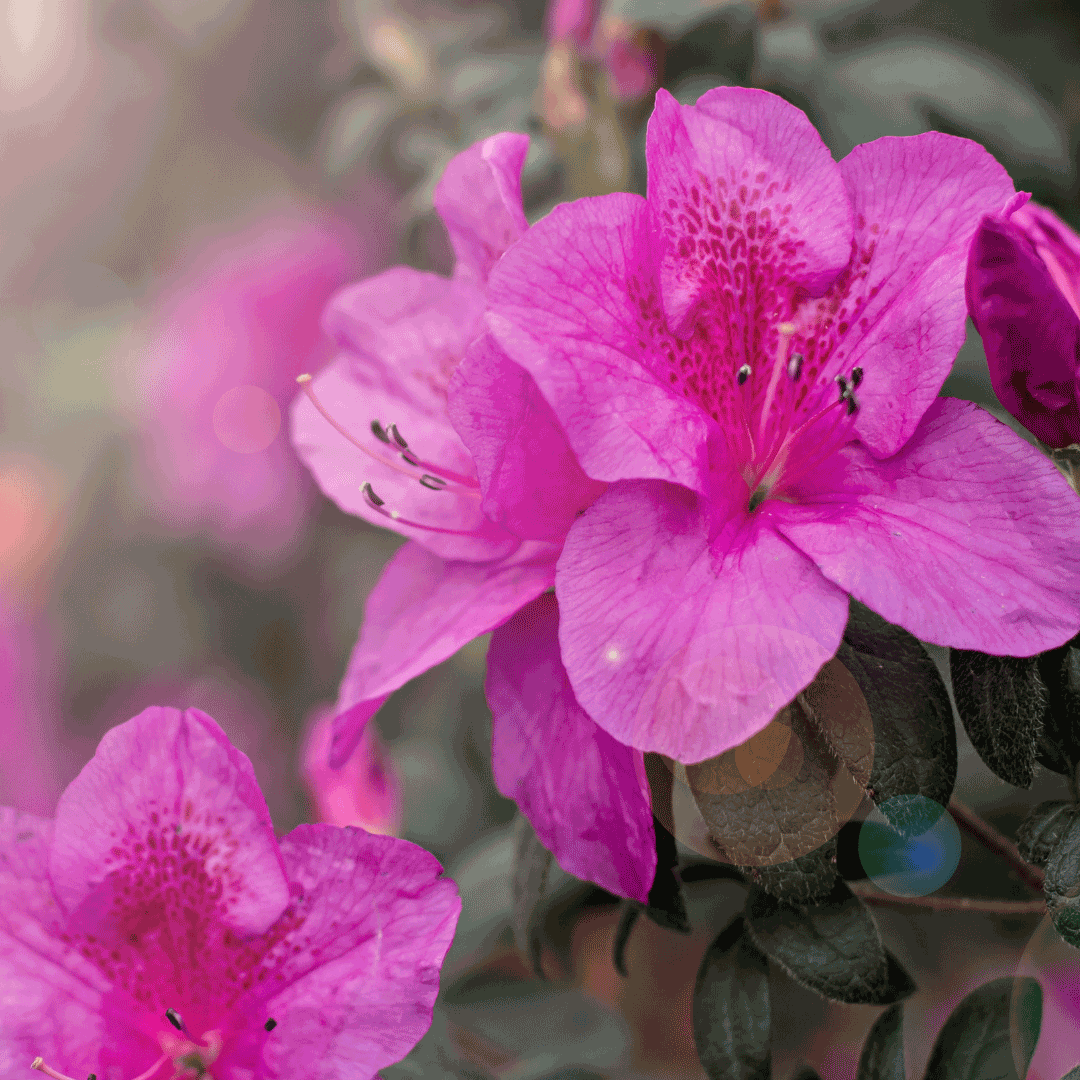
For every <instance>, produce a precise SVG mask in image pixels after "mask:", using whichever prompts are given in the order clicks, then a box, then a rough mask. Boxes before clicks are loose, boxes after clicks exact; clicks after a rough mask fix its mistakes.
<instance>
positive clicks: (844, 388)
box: [836, 375, 848, 401]
mask: <svg viewBox="0 0 1080 1080" xmlns="http://www.w3.org/2000/svg"><path fill="white" fill-rule="evenodd" d="M836 385H837V386H839V387H840V400H841V401H843V400H844V399H845V398H846V397H847V396H848V384H847V379H845V378H844V376H843V375H837V376H836Z"/></svg>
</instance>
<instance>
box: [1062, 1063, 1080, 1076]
mask: <svg viewBox="0 0 1080 1080" xmlns="http://www.w3.org/2000/svg"><path fill="white" fill-rule="evenodd" d="M1061 1080H1080V1065H1074V1066H1073V1067H1072V1068H1071V1069H1070V1070H1069V1071H1068V1072H1067V1073H1066V1074H1065V1075H1064V1076H1063V1077H1062V1078H1061Z"/></svg>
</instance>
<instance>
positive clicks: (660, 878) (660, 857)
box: [645, 817, 690, 934]
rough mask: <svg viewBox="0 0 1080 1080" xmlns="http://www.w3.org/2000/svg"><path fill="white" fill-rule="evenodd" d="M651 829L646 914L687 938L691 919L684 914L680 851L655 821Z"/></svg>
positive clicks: (660, 824) (656, 820) (658, 924)
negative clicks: (652, 866)
mask: <svg viewBox="0 0 1080 1080" xmlns="http://www.w3.org/2000/svg"><path fill="white" fill-rule="evenodd" d="M653 825H654V826H655V829H656V876H655V877H654V878H653V883H652V888H651V889H649V903H648V905H647V906H646V908H645V914H646V915H648V916H649V918H650V919H652V921H653V922H654V923H656V925H657V926H663V927H666V928H667V929H668V930H678V932H679V933H680V934H689V933H690V917H689V916H688V915H687V914H686V902H685V901H684V900H683V894H682V885H681V884H680V883H679V877H678V872H679V851H678V848H677V847H676V845H675V837H674V836H672V835H671V833H669V832H668V831H667V829H665V828H664V826H663V824H662V823H661V822H660V821H659V820H658V819H657V818H655V817H654V818H653Z"/></svg>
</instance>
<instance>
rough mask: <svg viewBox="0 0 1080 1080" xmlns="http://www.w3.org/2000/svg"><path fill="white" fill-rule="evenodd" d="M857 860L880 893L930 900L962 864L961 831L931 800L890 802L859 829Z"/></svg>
mask: <svg viewBox="0 0 1080 1080" xmlns="http://www.w3.org/2000/svg"><path fill="white" fill-rule="evenodd" d="M859 861H860V862H861V863H862V865H863V869H864V870H865V871H866V875H867V877H869V878H870V880H871V881H873V883H874V884H875V885H877V887H878V888H879V889H882V890H884V891H885V892H888V893H892V895H893V896H929V895H930V893H932V892H936V891H937V890H938V889H940V888H941V886H942V885H944V884H945V882H947V881H948V880H949V878H951V877H952V876H953V874H954V872H955V871H956V868H957V866H959V865H960V830H959V829H957V827H956V822H955V821H953V819H952V815H951V814H949V813H948V811H947V810H946V809H945V808H944V807H943V806H941V805H940V804H939V803H936V802H934V800H933V799H927V798H925V797H924V796H922V795H901V796H898V797H897V798H895V799H887V800H885V801H884V802H883V803H881V805H880V806H878V807H875V808H874V810H873V811H871V813H870V815H869V816H868V817H867V819H866V820H865V821H864V822H863V824H862V828H861V829H860V830H859Z"/></svg>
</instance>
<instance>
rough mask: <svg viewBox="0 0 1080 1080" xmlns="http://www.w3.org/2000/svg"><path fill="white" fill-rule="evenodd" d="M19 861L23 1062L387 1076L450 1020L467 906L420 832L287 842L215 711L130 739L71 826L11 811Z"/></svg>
mask: <svg viewBox="0 0 1080 1080" xmlns="http://www.w3.org/2000/svg"><path fill="white" fill-rule="evenodd" d="M0 853H2V855H0V889H2V891H3V898H4V903H3V905H0V985H2V986H3V987H4V993H3V994H2V995H0V1072H2V1073H3V1075H4V1076H15V1075H16V1074H17V1070H22V1069H25V1068H26V1067H27V1066H28V1065H30V1063H31V1061H33V1062H34V1064H35V1066H36V1067H38V1068H40V1069H41V1070H42V1071H43V1072H45V1073H47V1074H48V1075H50V1076H53V1077H57V1076H60V1077H64V1076H74V1077H77V1078H79V1080H81V1078H82V1077H84V1076H86V1075H87V1074H88V1073H93V1074H96V1075H98V1076H101V1077H104V1078H110V1080H136V1078H137V1077H138V1078H139V1080H168V1078H169V1077H197V1076H199V1077H201V1076H208V1075H213V1076H214V1077H215V1078H219V1080H241V1078H243V1080H254V1078H258V1077H279V1076H305V1077H318V1078H326V1080H330V1078H335V1080H336V1078H341V1080H346V1078H354V1077H356V1078H368V1077H371V1076H373V1075H374V1074H375V1072H376V1070H377V1069H379V1068H381V1067H383V1066H385V1065H387V1064H390V1063H391V1062H394V1061H397V1060H399V1059H400V1058H401V1057H402V1056H404V1054H405V1053H406V1052H408V1050H409V1049H410V1048H411V1047H412V1046H414V1045H415V1043H416V1042H417V1041H418V1040H419V1038H420V1037H421V1035H423V1033H424V1032H425V1031H426V1030H427V1028H428V1026H429V1025H430V1023H431V1012H432V1007H433V1003H434V1000H435V995H436V993H437V991H438V981H439V968H440V965H441V964H442V960H443V957H444V956H445V954H446V951H447V949H448V948H449V946H450V941H451V938H452V937H453V933H454V927H455V926H456V924H457V917H458V913H459V912H460V909H461V902H460V899H459V898H458V895H457V889H456V887H455V886H454V884H453V882H452V881H449V880H447V879H444V878H441V877H440V873H441V870H440V867H439V864H438V863H437V862H436V860H435V859H434V858H433V857H432V856H431V855H429V854H428V853H427V852H425V851H423V850H421V849H420V848H418V847H416V846H414V845H413V844H409V843H407V842H406V841H404V840H395V839H392V838H389V837H380V836H370V835H368V834H367V833H365V832H362V831H361V830H358V829H336V828H333V827H332V826H328V825H301V826H299V827H298V828H297V829H294V830H293V831H292V832H291V833H290V834H289V835H288V836H287V837H286V838H285V839H284V840H283V841H282V842H281V844H280V845H279V844H278V841H277V840H275V838H274V833H273V829H272V827H271V825H270V818H269V816H268V814H267V812H266V804H265V803H264V802H263V798H262V795H261V793H260V792H259V788H258V785H257V783H256V781H255V775H254V773H253V772H252V769H251V765H250V763H249V762H248V760H247V758H246V757H244V756H243V754H241V753H239V752H238V751H237V750H236V749H234V748H233V747H232V746H231V744H230V743H229V741H228V739H226V737H225V735H224V733H223V732H222V731H221V729H220V728H219V727H218V726H217V724H216V723H214V721H213V720H211V719H210V717H208V716H207V715H206V714H205V713H201V712H198V711H197V710H195V709H189V710H187V711H186V712H180V711H179V710H176V709H161V708H154V709H147V710H146V711H145V712H143V713H141V714H140V715H139V716H137V717H135V718H134V719H133V720H131V721H129V722H128V723H126V724H122V725H121V726H119V727H117V728H114V729H113V730H112V731H110V732H109V733H108V734H107V735H106V736H105V738H104V739H102V741H101V745H100V747H99V748H98V752H97V754H96V756H95V757H94V758H93V760H92V761H91V762H90V763H89V764H88V765H87V766H86V768H84V769H83V771H82V772H81V773H80V774H79V776H78V777H77V778H76V780H75V781H74V782H73V783H72V784H71V786H70V787H69V788H68V789H67V790H66V791H65V792H64V794H63V795H62V796H61V798H60V803H59V805H58V807H57V813H56V820H55V821H49V820H47V819H44V818H39V817H34V816H31V815H28V814H18V813H16V812H15V811H12V810H9V809H6V808H5V809H0ZM42 1059H43V1060H42Z"/></svg>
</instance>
